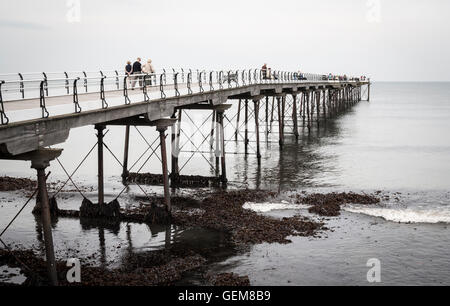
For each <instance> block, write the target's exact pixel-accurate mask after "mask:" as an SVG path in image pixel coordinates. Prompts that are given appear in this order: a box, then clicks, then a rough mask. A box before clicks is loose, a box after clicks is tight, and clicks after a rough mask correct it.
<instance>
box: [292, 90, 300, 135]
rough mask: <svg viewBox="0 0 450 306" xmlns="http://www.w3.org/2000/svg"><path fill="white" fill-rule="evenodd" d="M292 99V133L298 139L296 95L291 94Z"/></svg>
mask: <svg viewBox="0 0 450 306" xmlns="http://www.w3.org/2000/svg"><path fill="white" fill-rule="evenodd" d="M292 99H293V100H294V102H293V104H292V120H293V121H294V135H295V138H297V139H298V136H299V134H298V118H297V95H296V94H293V95H292Z"/></svg>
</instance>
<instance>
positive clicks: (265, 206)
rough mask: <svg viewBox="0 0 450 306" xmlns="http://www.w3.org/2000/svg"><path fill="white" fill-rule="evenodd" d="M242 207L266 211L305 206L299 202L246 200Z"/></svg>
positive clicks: (260, 211)
mask: <svg viewBox="0 0 450 306" xmlns="http://www.w3.org/2000/svg"><path fill="white" fill-rule="evenodd" d="M242 207H243V208H244V209H248V210H253V211H255V212H259V213H266V212H270V211H274V210H289V209H302V208H305V207H306V206H304V205H299V204H292V203H288V202H285V201H282V202H280V203H252V202H247V203H245V204H244V206H242Z"/></svg>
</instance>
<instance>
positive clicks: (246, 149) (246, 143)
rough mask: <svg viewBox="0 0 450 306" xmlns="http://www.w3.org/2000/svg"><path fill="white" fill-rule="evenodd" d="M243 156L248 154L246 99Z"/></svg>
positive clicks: (246, 102) (246, 100) (246, 105)
mask: <svg viewBox="0 0 450 306" xmlns="http://www.w3.org/2000/svg"><path fill="white" fill-rule="evenodd" d="M244 141H245V155H247V154H248V144H249V140H248V99H245V139H244Z"/></svg>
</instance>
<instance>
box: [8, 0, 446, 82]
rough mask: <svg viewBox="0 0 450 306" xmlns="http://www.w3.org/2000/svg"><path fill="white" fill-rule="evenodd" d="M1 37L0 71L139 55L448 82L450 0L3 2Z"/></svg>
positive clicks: (160, 62) (161, 60)
mask: <svg viewBox="0 0 450 306" xmlns="http://www.w3.org/2000/svg"><path fill="white" fill-rule="evenodd" d="M78 2H79V3H80V11H79V12H80V14H78V13H77V11H78V10H77V3H78ZM0 34H1V36H0V37H1V40H2V42H1V47H0V73H7V72H19V71H22V72H26V71H62V70H68V71H73V70H76V71H79V70H88V71H92V70H98V69H100V68H101V69H105V70H108V69H122V68H123V66H124V63H125V62H126V60H128V59H129V60H134V59H135V58H136V57H137V56H140V57H142V58H144V59H147V58H149V57H150V58H152V59H153V62H154V65H155V66H156V67H157V68H162V67H167V68H170V67H192V68H205V69H213V68H229V67H230V68H245V67H249V68H250V67H260V66H261V65H262V64H263V63H264V62H267V63H268V64H269V66H271V67H273V69H275V70H277V69H284V70H299V69H300V70H302V71H304V72H317V73H328V72H334V73H346V74H349V75H361V74H366V75H369V76H371V77H372V78H373V79H375V80H380V81H411V80H425V81H435V80H445V81H450V59H449V54H450V39H449V38H450V1H448V0H428V1H424V0H391V1H387V0H379V1H378V0H339V1H336V0H320V1H306V0H270V1H268V0H226V1H225V0H222V1H216V0H189V1H186V0H177V1H176V0H159V1H154V0H127V1H125V0H79V1H77V0H69V1H66V0H39V1H36V0H1V2H0Z"/></svg>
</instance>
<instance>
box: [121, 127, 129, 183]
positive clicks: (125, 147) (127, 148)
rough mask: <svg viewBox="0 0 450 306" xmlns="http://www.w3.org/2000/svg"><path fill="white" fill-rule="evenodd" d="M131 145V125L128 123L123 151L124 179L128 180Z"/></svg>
mask: <svg viewBox="0 0 450 306" xmlns="http://www.w3.org/2000/svg"><path fill="white" fill-rule="evenodd" d="M129 147H130V126H129V125H127V126H126V127H125V146H124V152H123V169H122V180H124V181H125V180H126V179H127V178H128V175H129V172H128V151H129Z"/></svg>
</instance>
